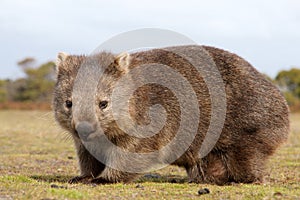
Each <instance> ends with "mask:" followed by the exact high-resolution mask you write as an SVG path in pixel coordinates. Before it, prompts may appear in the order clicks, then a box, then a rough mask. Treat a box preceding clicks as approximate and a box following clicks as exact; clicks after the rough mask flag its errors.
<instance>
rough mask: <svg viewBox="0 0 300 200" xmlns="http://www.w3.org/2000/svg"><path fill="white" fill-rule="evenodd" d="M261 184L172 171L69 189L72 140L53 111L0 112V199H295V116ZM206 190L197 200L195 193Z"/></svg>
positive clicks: (298, 144) (299, 171)
mask: <svg viewBox="0 0 300 200" xmlns="http://www.w3.org/2000/svg"><path fill="white" fill-rule="evenodd" d="M267 171H268V175H267V176H266V182H265V184H260V185H258V184H235V185H230V186H216V185H204V184H189V183H187V182H186V174H185V171H184V170H183V169H181V168H177V167H172V166H170V167H167V168H165V169H162V170H159V171H156V172H153V173H152V174H150V175H149V174H148V175H147V176H146V177H143V178H141V179H139V180H138V181H136V182H134V183H132V184H126V185H125V184H111V185H84V184H74V185H71V184H68V183H67V180H68V179H69V178H71V177H72V176H75V175H77V174H78V173H79V172H78V166H77V160H76V155H75V151H74V148H73V144H72V141H71V140H70V138H69V137H68V134H67V133H65V132H64V131H63V130H61V129H60V128H58V126H57V125H56V123H55V121H54V119H53V114H52V112H42V111H0V200H4V199H44V200H46V199H47V200H50V199H200V198H201V199H300V114H292V115H291V133H290V137H289V140H288V142H287V143H286V144H285V145H284V146H282V148H280V149H279V150H278V151H277V153H276V154H275V155H274V156H273V157H272V158H271V159H270V162H269V164H268V170H267ZM204 188H208V189H209V190H210V193H209V194H204V195H202V196H201V197H199V195H198V190H199V189H204Z"/></svg>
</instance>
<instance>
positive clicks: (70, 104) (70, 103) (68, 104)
mask: <svg viewBox="0 0 300 200" xmlns="http://www.w3.org/2000/svg"><path fill="white" fill-rule="evenodd" d="M66 107H67V108H72V101H70V100H67V101H66Z"/></svg>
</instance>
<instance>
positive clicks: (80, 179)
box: [68, 176, 92, 184]
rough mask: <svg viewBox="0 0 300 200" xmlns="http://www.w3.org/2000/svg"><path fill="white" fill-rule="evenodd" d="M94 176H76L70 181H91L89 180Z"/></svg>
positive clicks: (73, 182)
mask: <svg viewBox="0 0 300 200" xmlns="http://www.w3.org/2000/svg"><path fill="white" fill-rule="evenodd" d="M91 178H92V176H75V177H74V178H72V179H70V180H69V181H68V183H70V184H75V183H89V180H90V179H91Z"/></svg>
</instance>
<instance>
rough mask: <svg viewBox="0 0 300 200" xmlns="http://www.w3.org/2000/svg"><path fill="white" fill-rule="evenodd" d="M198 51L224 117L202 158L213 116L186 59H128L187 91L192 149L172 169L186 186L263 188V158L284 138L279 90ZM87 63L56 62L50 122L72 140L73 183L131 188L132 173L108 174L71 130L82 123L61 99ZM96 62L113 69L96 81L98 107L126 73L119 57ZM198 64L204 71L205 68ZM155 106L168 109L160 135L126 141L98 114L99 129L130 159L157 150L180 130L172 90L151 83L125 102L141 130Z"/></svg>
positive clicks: (234, 62) (233, 59) (215, 52)
mask: <svg viewBox="0 0 300 200" xmlns="http://www.w3.org/2000/svg"><path fill="white" fill-rule="evenodd" d="M179 48H190V47H189V46H182V47H179ZM203 48H204V49H205V50H206V51H207V52H208V53H209V55H210V56H211V57H212V58H213V60H214V62H215V63H216V66H217V68H218V70H219V71H220V74H221V76H222V79H223V82H224V85H225V91H226V98H227V112H226V119H225V124H224V127H223V130H222V134H221V136H220V138H219V140H218V142H217V144H216V145H215V147H214V148H213V150H212V151H211V152H210V153H209V154H208V155H207V156H205V157H204V158H202V159H200V158H199V149H200V146H201V144H202V141H203V138H204V136H205V134H206V131H207V129H208V126H209V123H210V117H211V100H210V96H209V92H208V88H207V86H206V84H205V82H204V79H203V77H201V75H199V74H198V73H197V71H196V70H195V68H194V67H193V66H192V65H191V64H189V63H188V62H187V61H186V60H185V59H184V58H181V57H180V56H178V55H176V54H174V53H172V52H170V51H166V50H165V49H154V50H150V51H145V52H138V53H133V54H131V55H130V62H129V63H128V65H129V66H128V69H133V68H135V67H136V66H139V65H141V64H146V63H161V64H165V65H167V66H170V67H172V68H173V69H175V70H177V71H178V72H180V74H181V75H182V76H184V77H186V79H187V80H188V81H189V83H190V84H191V85H192V87H193V89H194V91H195V93H196V95H197V98H198V100H199V108H200V111H201V118H200V120H199V127H198V132H197V135H196V137H195V139H194V141H193V143H192V145H191V146H190V147H189V149H188V150H187V151H186V152H185V153H184V154H183V155H182V156H181V157H180V158H179V159H177V160H176V161H175V162H174V163H172V164H174V165H178V166H181V167H184V168H185V169H186V171H187V174H188V176H189V179H190V181H192V182H198V183H199V182H201V183H215V184H226V183H230V182H243V183H252V182H257V181H259V182H261V181H263V176H264V173H265V172H264V167H265V164H266V161H267V159H268V158H269V156H270V155H272V154H273V153H274V151H275V150H276V149H277V148H278V146H279V145H280V144H282V143H283V142H284V141H285V140H286V139H287V136H288V132H289V119H288V115H289V113H288V112H289V111H288V107H287V104H286V102H285V100H284V98H283V96H282V95H281V93H280V92H279V90H278V89H277V88H276V87H275V86H274V85H272V83H270V82H269V81H268V80H266V79H265V78H264V76H262V75H261V74H260V73H259V72H257V71H256V70H255V69H254V68H253V67H252V66H251V65H250V64H249V63H248V62H246V61H245V60H244V59H242V58H240V57H239V56H237V55H235V54H232V53H229V52H227V51H224V50H221V49H217V48H213V47H207V46H203ZM86 58H87V57H86V56H67V57H65V58H63V59H62V60H61V62H59V64H58V75H57V83H56V87H55V95H54V101H53V107H54V111H55V117H56V119H57V121H58V122H59V123H60V125H61V126H62V127H63V128H65V129H66V130H68V131H69V132H70V133H71V134H72V136H73V138H74V142H75V146H76V149H77V154H78V158H79V165H80V169H81V176H80V177H75V178H74V179H72V180H71V181H70V182H78V181H82V182H84V181H87V180H89V179H91V178H93V180H92V182H95V183H115V182H130V181H132V180H133V179H134V178H135V177H136V176H137V174H131V173H126V172H121V171H117V170H114V169H111V168H109V167H107V166H105V165H104V164H103V163H101V162H99V161H98V160H97V159H95V158H94V157H93V156H92V155H91V154H90V153H89V152H88V151H87V150H86V149H85V147H84V146H83V144H82V142H81V140H80V139H79V137H78V135H77V133H76V130H75V127H76V124H77V123H79V122H76V121H74V120H73V116H72V109H68V108H66V106H65V101H66V100H70V101H71V100H72V89H73V82H74V80H75V78H76V74H77V72H78V69H79V67H80V65H81V64H82V63H83V62H84V61H85V59H86ZM95 58H96V60H98V62H99V67H100V66H101V63H104V62H106V63H111V64H110V66H109V68H108V69H107V70H106V71H105V73H104V74H105V75H104V76H103V77H101V79H100V80H99V81H100V83H101V84H100V85H99V88H98V94H97V95H98V96H97V98H98V100H99V101H101V100H103V99H109V96H110V95H111V92H112V89H113V88H114V84H115V83H116V82H117V80H118V79H119V78H120V77H122V75H123V74H125V73H127V72H126V70H124V69H125V68H124V66H120V65H122V64H121V63H125V62H119V61H118V59H119V58H118V57H117V56H115V55H113V54H110V53H105V52H103V53H100V54H97V55H95ZM199 62H200V63H203V64H205V62H206V61H205V60H202V61H199ZM124 65H125V64H124ZM125 67H126V66H125ZM133 81H134V79H133ZM124 87H126V86H124ZM154 104H161V105H162V106H163V107H164V108H165V109H166V111H167V123H166V124H165V126H164V127H163V129H162V130H161V131H160V132H159V133H157V134H156V135H154V136H152V137H150V138H147V139H139V138H135V137H133V136H130V135H127V134H126V133H124V132H123V131H122V130H121V129H120V128H119V127H118V126H117V124H116V122H115V121H114V120H113V118H112V116H111V113H110V112H108V113H102V111H101V110H100V109H99V110H98V111H97V113H96V115H97V116H98V119H99V121H98V123H99V124H100V125H101V127H102V128H103V129H104V133H105V134H106V135H107V137H108V138H109V139H110V140H111V141H112V142H113V143H114V144H116V145H118V146H120V147H122V148H124V149H127V150H129V151H132V152H151V151H153V150H159V149H160V148H161V147H162V146H164V145H166V144H168V142H170V140H171V139H172V138H173V137H174V135H175V134H176V131H174V130H177V129H178V126H179V123H178V122H179V121H180V107H179V104H178V102H177V99H176V97H175V96H174V94H173V93H172V91H170V90H168V89H167V88H165V87H163V86H160V85H157V84H148V85H145V86H143V87H140V88H139V89H138V90H136V91H135V93H134V95H133V96H132V98H131V100H130V108H129V110H130V114H131V116H132V117H133V119H134V120H135V121H136V122H137V123H138V124H147V123H149V116H148V114H147V112H148V108H149V106H151V105H154ZM74 106H78V105H73V107H74ZM91 114H93V113H91ZM112 159H113V158H112ZM116 162H118V161H116ZM119 162H121V161H119ZM97 177H98V178H97Z"/></svg>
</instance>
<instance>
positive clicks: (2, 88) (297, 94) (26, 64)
mask: <svg viewBox="0 0 300 200" xmlns="http://www.w3.org/2000/svg"><path fill="white" fill-rule="evenodd" d="M18 65H19V67H20V68H21V69H22V70H23V71H24V73H25V77H24V78H19V79H17V80H9V79H7V80H0V109H1V108H2V109H5V108H13V109H50V107H51V106H50V105H51V99H52V92H53V87H54V85H55V78H56V74H55V63H54V62H47V63H44V64H42V65H38V66H37V65H36V61H35V59H34V58H30V57H28V58H25V59H23V60H21V61H20V62H18ZM267 78H268V79H269V80H270V81H272V82H273V83H274V84H276V85H277V86H278V87H279V89H280V90H281V91H282V93H283V94H284V96H285V98H286V99H287V102H288V104H289V106H290V108H291V110H292V111H300V69H297V68H292V69H290V70H283V71H280V72H279V73H278V74H277V76H276V77H275V79H272V78H270V77H268V76H267Z"/></svg>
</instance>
